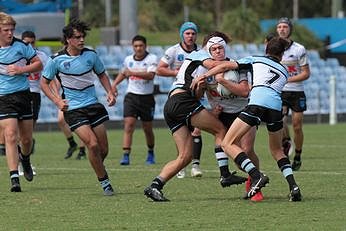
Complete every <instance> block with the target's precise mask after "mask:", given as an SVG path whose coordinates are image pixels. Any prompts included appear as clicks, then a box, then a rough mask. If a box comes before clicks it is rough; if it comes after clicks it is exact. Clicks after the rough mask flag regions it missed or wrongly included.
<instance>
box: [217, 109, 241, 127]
mask: <svg viewBox="0 0 346 231" xmlns="http://www.w3.org/2000/svg"><path fill="white" fill-rule="evenodd" d="M239 114H240V112H238V113H226V112H221V113H220V114H219V120H220V121H221V122H222V124H223V126H225V128H226V129H229V128H230V127H231V125H232V123H233V121H234V120H235V119H236V118H237V117H238V116H239Z"/></svg>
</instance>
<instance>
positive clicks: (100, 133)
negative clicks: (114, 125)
mask: <svg viewBox="0 0 346 231" xmlns="http://www.w3.org/2000/svg"><path fill="white" fill-rule="evenodd" d="M92 129H93V131H94V133H95V135H96V138H97V142H98V144H99V147H100V155H101V158H102V161H104V160H105V159H106V157H107V155H108V151H109V148H108V137H107V131H106V127H105V125H104V124H100V125H98V126H96V127H94V128H92ZM83 144H84V143H83Z"/></svg>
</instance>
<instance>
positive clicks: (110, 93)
mask: <svg viewBox="0 0 346 231" xmlns="http://www.w3.org/2000/svg"><path fill="white" fill-rule="evenodd" d="M98 77H99V80H100V82H101V84H102V86H103V88H104V89H105V90H106V92H107V102H108V106H113V105H114V104H115V102H116V100H115V97H116V95H117V91H114V90H112V86H111V83H110V81H109V78H108V76H107V74H106V73H105V72H103V73H101V74H99V75H98Z"/></svg>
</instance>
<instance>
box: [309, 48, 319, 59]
mask: <svg viewBox="0 0 346 231" xmlns="http://www.w3.org/2000/svg"><path fill="white" fill-rule="evenodd" d="M307 54H308V58H309V60H311V61H315V60H320V59H321V58H320V54H319V53H318V51H317V50H309V51H308V52H307Z"/></svg>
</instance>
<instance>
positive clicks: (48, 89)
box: [40, 76, 68, 111]
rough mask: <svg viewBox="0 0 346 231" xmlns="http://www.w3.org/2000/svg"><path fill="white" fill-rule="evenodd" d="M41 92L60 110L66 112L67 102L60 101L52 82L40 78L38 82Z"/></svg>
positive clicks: (43, 77) (54, 84)
mask: <svg viewBox="0 0 346 231" xmlns="http://www.w3.org/2000/svg"><path fill="white" fill-rule="evenodd" d="M40 85H41V90H42V91H43V93H44V94H45V95H46V96H47V97H48V98H49V99H50V100H51V101H52V102H53V103H54V104H55V105H56V106H57V107H58V108H59V109H60V110H61V111H67V109H68V104H67V100H65V99H62V98H61V96H60V95H59V93H58V88H57V86H56V83H55V82H54V81H51V80H50V79H48V78H46V77H45V76H42V78H41V80H40Z"/></svg>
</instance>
